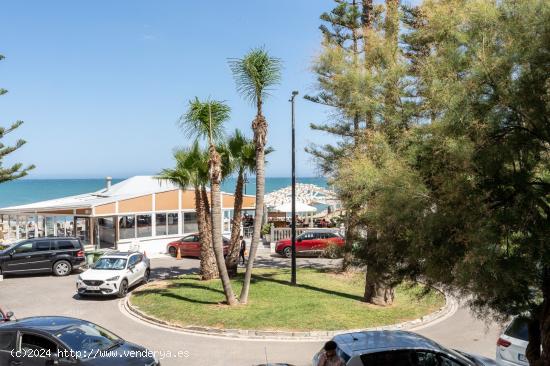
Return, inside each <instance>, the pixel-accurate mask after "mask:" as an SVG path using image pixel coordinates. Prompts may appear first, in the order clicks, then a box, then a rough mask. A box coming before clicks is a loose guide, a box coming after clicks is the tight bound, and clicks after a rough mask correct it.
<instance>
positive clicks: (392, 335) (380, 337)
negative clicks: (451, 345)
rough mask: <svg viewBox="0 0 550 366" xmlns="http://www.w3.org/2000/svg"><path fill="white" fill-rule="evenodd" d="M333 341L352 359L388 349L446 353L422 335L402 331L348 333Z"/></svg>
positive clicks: (338, 336)
mask: <svg viewBox="0 0 550 366" xmlns="http://www.w3.org/2000/svg"><path fill="white" fill-rule="evenodd" d="M333 340H334V341H335V342H336V343H337V344H338V347H339V348H340V349H341V350H342V351H344V352H345V353H347V354H348V355H349V356H350V357H353V356H356V355H362V354H365V353H373V352H379V351H382V350H388V349H393V350H395V349H424V350H431V351H436V352H441V351H444V349H443V348H442V347H441V346H440V345H439V344H437V343H435V342H434V341H432V340H430V339H428V338H426V337H423V336H421V335H420V334H416V333H411V332H406V331H400V330H379V331H369V332H354V333H346V334H340V335H337V336H336V337H334V339H333Z"/></svg>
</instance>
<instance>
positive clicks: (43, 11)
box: [0, 0, 333, 178]
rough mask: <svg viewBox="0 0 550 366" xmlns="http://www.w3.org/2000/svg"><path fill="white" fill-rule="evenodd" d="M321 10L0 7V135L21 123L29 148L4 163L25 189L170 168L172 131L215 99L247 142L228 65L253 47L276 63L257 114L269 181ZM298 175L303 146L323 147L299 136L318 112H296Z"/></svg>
mask: <svg viewBox="0 0 550 366" xmlns="http://www.w3.org/2000/svg"><path fill="white" fill-rule="evenodd" d="M332 7H333V2H332V1H331V0H301V1H297V0H277V1H274V0H273V1H257V0H246V1H245V0H239V1H221V0H212V1H176V0H172V1H161V2H155V1H150V0H148V1H143V0H132V1H130V0H127V1H107V0H101V1H87V2H84V1H54V2H50V1H38V0H36V1H3V2H2V3H1V5H0V24H2V30H0V54H3V55H4V56H6V59H5V60H4V61H1V62H0V87H2V88H5V89H8V90H9V93H8V94H7V95H4V96H2V97H0V124H1V125H4V126H5V125H7V124H8V122H10V121H14V120H17V119H21V120H24V121H25V124H24V125H23V126H22V127H21V128H19V129H18V130H17V131H16V132H15V133H14V136H12V137H10V138H7V139H6V141H5V142H10V141H13V140H14V138H15V137H23V138H25V139H26V140H27V141H28V143H27V145H26V146H25V147H23V148H22V149H21V150H19V151H18V152H16V153H14V154H12V156H10V157H9V158H7V159H6V160H5V162H4V164H9V163H11V162H14V161H21V162H25V163H34V164H36V166H37V168H36V169H35V170H34V171H33V172H32V174H31V176H30V178H89V177H104V176H106V175H111V176H114V177H127V176H131V175H137V174H155V173H157V172H159V171H160V169H162V168H165V167H170V166H171V165H172V164H173V161H172V150H173V148H174V147H176V146H185V145H188V144H190V143H191V141H189V140H188V139H186V137H185V136H184V134H183V133H182V132H181V131H180V130H179V129H178V127H177V125H176V121H177V119H178V116H179V115H181V114H182V113H183V112H184V110H185V108H186V106H187V101H188V100H189V99H191V98H194V97H195V96H198V97H199V98H206V97H211V98H214V99H220V100H225V101H227V103H228V104H229V105H230V106H231V108H232V119H231V120H230V121H229V122H228V123H227V130H228V131H232V130H233V129H235V128H240V129H242V130H243V131H245V132H246V133H247V134H249V135H251V132H250V123H251V120H252V118H253V116H254V109H253V108H252V107H251V106H250V105H249V104H248V103H247V102H245V101H244V100H243V99H242V98H241V97H240V96H239V95H238V94H237V93H236V90H235V84H234V81H233V78H232V75H231V73H230V70H229V67H228V65H227V59H228V58H230V57H240V56H242V55H244V54H245V53H246V52H247V50H249V49H250V48H251V47H255V46H265V47H266V48H267V49H268V50H269V51H270V52H271V53H272V54H273V55H275V56H277V57H280V58H281V59H282V60H283V62H284V71H283V79H282V83H281V85H279V86H278V87H277V89H276V90H275V91H274V92H273V95H272V97H271V98H270V99H269V100H268V101H267V103H266V110H265V114H266V116H267V119H268V122H269V124H270V130H269V137H268V140H269V145H271V146H273V147H274V148H275V150H276V152H275V153H273V154H272V155H271V156H270V158H269V167H268V170H267V175H268V176H289V175H290V103H289V102H288V98H289V96H290V93H291V91H292V90H295V89H296V90H299V91H300V93H301V95H302V96H303V94H305V93H308V92H309V93H312V92H313V91H314V89H313V87H314V80H315V79H314V75H313V74H312V73H311V72H310V70H309V68H310V65H311V62H312V60H313V58H314V57H315V55H316V54H317V53H318V52H319V49H320V40H321V36H320V32H319V30H318V26H319V24H320V20H319V15H320V14H321V13H322V12H323V11H327V10H330V9H331V8H332ZM296 108H297V120H296V121H297V151H298V157H297V174H298V175H299V176H315V175H316V168H315V165H314V164H313V162H312V161H311V158H310V156H308V155H307V154H306V153H305V152H304V147H305V146H306V145H307V144H309V143H311V142H314V143H326V142H330V141H331V138H330V137H329V136H327V135H324V134H322V133H320V132H315V131H311V130H310V129H309V127H308V126H309V123H310V122H320V121H325V120H327V118H329V115H328V114H327V110H325V109H323V108H321V107H319V106H317V105H314V104H312V103H310V102H307V101H305V100H303V99H301V98H299V99H298V101H297V105H296Z"/></svg>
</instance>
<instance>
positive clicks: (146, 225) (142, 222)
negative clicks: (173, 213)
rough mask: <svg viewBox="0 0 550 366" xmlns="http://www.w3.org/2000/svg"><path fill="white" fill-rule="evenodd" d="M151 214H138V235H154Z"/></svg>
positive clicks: (139, 236) (142, 236) (140, 236)
mask: <svg viewBox="0 0 550 366" xmlns="http://www.w3.org/2000/svg"><path fill="white" fill-rule="evenodd" d="M151 223H152V221H151V215H137V236H138V238H145V237H148V236H152V235H153V233H152V225H151Z"/></svg>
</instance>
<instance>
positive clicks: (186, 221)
mask: <svg viewBox="0 0 550 366" xmlns="http://www.w3.org/2000/svg"><path fill="white" fill-rule="evenodd" d="M197 231H199V225H198V223H197V213H196V212H184V213H183V233H185V234H186V233H194V232H197Z"/></svg>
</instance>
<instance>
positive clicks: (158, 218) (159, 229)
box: [155, 213, 167, 236]
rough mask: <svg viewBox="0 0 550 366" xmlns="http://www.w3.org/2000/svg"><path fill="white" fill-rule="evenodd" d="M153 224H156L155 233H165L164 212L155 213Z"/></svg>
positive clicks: (158, 234)
mask: <svg viewBox="0 0 550 366" xmlns="http://www.w3.org/2000/svg"><path fill="white" fill-rule="evenodd" d="M155 224H156V235H157V236H160V235H166V233H167V229H166V214H165V213H157V214H155Z"/></svg>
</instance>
